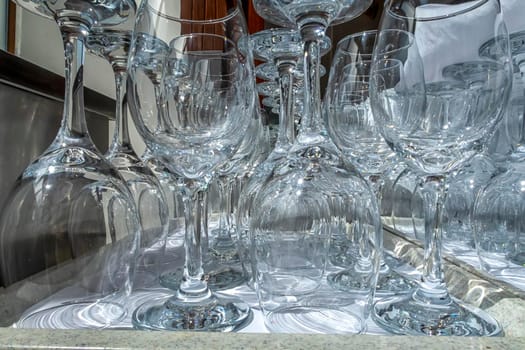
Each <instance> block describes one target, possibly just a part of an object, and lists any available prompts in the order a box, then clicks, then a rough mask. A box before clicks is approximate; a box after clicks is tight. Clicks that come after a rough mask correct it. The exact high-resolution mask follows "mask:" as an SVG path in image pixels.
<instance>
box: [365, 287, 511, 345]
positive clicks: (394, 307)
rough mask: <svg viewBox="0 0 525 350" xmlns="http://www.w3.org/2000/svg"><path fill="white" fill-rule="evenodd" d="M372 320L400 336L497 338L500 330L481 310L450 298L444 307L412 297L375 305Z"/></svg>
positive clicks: (496, 323) (391, 299)
mask: <svg viewBox="0 0 525 350" xmlns="http://www.w3.org/2000/svg"><path fill="white" fill-rule="evenodd" d="M372 318H373V319H374V321H375V322H376V323H377V324H378V325H379V326H380V327H381V328H383V329H385V330H386V331H388V332H391V333H394V334H402V335H448V336H497V335H502V333H503V330H502V328H501V326H500V325H499V324H498V322H497V321H496V320H495V319H494V318H493V317H492V316H490V315H489V314H487V313H486V312H484V311H483V310H480V309H476V308H474V307H471V306H468V305H466V304H464V303H463V302H461V301H459V300H457V299H454V298H450V301H449V302H448V303H445V304H431V303H428V301H426V302H425V301H418V300H416V299H415V298H414V294H408V295H404V296H394V297H389V298H385V299H382V300H380V301H378V302H376V303H375V305H374V308H373V312H372Z"/></svg>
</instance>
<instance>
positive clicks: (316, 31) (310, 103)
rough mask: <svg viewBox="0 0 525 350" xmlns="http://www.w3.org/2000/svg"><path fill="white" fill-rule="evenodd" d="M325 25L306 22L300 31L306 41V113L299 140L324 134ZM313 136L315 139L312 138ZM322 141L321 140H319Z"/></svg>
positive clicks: (308, 139)
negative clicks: (321, 45)
mask: <svg viewBox="0 0 525 350" xmlns="http://www.w3.org/2000/svg"><path fill="white" fill-rule="evenodd" d="M325 29H326V28H325V27H324V26H322V25H320V24H319V23H306V24H304V25H302V26H301V28H300V33H301V37H302V39H303V41H304V107H303V108H304V114H303V117H302V118H301V127H300V134H299V141H300V142H301V139H305V141H306V142H311V141H314V142H315V141H317V139H318V138H319V137H323V136H324V126H323V121H322V118H321V76H320V73H319V72H320V64H321V62H320V58H321V51H320V43H321V40H322V39H323V38H324V35H325V34H324V33H325ZM312 138H313V139H312ZM319 141H321V140H319Z"/></svg>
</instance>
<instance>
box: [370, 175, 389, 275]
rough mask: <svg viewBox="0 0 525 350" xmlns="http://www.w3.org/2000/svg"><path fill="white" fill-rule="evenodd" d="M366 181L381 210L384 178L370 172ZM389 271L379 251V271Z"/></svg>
mask: <svg viewBox="0 0 525 350" xmlns="http://www.w3.org/2000/svg"><path fill="white" fill-rule="evenodd" d="M367 179H368V183H369V184H370V188H371V189H372V191H373V192H374V194H375V196H376V199H377V207H378V208H379V210H381V201H382V200H383V187H384V185H385V180H384V178H383V176H382V175H378V174H370V175H368V176H367ZM388 271H390V267H389V266H388V265H387V264H386V262H385V259H384V255H383V252H381V260H380V265H379V272H380V273H387V272H388Z"/></svg>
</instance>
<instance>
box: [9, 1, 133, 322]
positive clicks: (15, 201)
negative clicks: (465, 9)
mask: <svg viewBox="0 0 525 350" xmlns="http://www.w3.org/2000/svg"><path fill="white" fill-rule="evenodd" d="M20 4H21V5H22V6H27V5H28V4H29V3H28V2H23V1H21V2H20ZM29 8H31V6H29ZM33 9H36V10H37V11H39V12H40V13H41V14H43V15H45V16H46V17H53V18H54V19H55V20H56V22H57V24H58V26H59V28H60V32H61V34H62V38H63V42H64V56H65V95H64V110H63V117H62V124H61V127H60V130H59V131H58V134H57V136H56V138H55V140H54V141H53V143H52V144H51V145H50V146H49V147H48V149H47V150H46V151H45V152H44V153H43V154H42V155H41V156H40V157H39V158H38V159H36V160H35V161H33V163H32V164H31V165H29V166H28V167H27V168H26V169H25V170H24V172H23V173H22V175H21V176H20V177H19V178H18V180H17V182H16V184H15V187H14V189H13V191H12V192H11V195H10V197H9V200H8V201H7V202H6V206H5V207H4V209H3V212H2V219H1V223H0V238H1V244H0V246H1V251H0V259H1V264H0V265H1V268H2V275H3V277H4V278H5V279H6V280H7V283H9V284H12V283H14V282H17V281H20V280H23V281H22V282H19V283H21V285H20V288H23V286H28V285H30V286H31V287H30V288H31V289H32V290H35V291H38V292H42V293H41V294H40V293H36V294H34V295H33V296H32V297H31V300H30V301H31V302H33V303H35V302H39V303H38V304H36V305H35V306H34V307H33V308H30V309H27V310H26V311H25V312H24V314H23V315H22V316H21V318H20V320H19V321H18V322H17V323H16V324H15V326H16V327H21V328H26V327H28V328H35V327H41V328H104V327H109V326H111V325H112V324H114V323H116V322H118V321H120V320H121V319H123V317H124V316H125V315H126V297H127V296H128V295H129V293H130V291H131V286H132V283H131V277H132V275H133V267H134V265H133V264H134V262H135V257H136V252H137V248H138V247H137V245H138V244H139V241H140V226H139V223H138V220H137V212H136V209H135V205H134V203H133V199H132V197H131V194H130V192H129V190H128V189H127V187H126V185H125V183H124V181H123V179H122V178H121V177H120V175H119V173H118V172H117V170H116V169H115V168H114V167H113V166H112V165H111V164H110V163H109V162H107V161H106V160H105V159H104V157H103V156H102V154H101V153H100V152H99V151H98V150H97V148H96V146H95V145H94V144H93V142H92V140H91V137H90V136H89V133H88V130H87V126H86V120H85V115H84V100H83V69H84V54H85V49H84V48H85V42H86V39H87V35H88V34H89V33H90V31H92V30H93V29H94V28H99V27H101V26H107V25H116V24H119V23H122V22H124V21H126V20H127V19H130V18H132V17H133V16H134V14H135V10H136V7H135V3H134V2H133V1H125V0H122V1H120V0H119V1H112V2H103V3H101V2H99V1H90V0H87V1H79V0H73V1H39V2H38V6H37V7H34V8H33ZM4 282H6V281H4ZM35 286H39V287H40V288H35ZM47 296H49V298H48V299H45V297H47Z"/></svg>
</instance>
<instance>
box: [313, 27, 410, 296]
mask: <svg viewBox="0 0 525 350" xmlns="http://www.w3.org/2000/svg"><path fill="white" fill-rule="evenodd" d="M376 36H377V31H375V30H372V31H366V32H360V33H356V34H351V35H348V36H346V37H344V38H343V39H341V40H340V41H339V42H338V43H337V49H336V53H335V55H334V58H333V60H332V65H331V68H330V77H329V81H328V87H327V89H326V94H325V97H324V101H323V103H324V105H325V108H324V111H325V113H326V115H325V121H326V125H327V129H328V132H329V134H330V136H331V137H332V140H333V142H334V143H335V145H336V146H337V147H338V148H339V149H340V150H341V152H342V153H343V155H344V156H346V157H347V158H348V160H349V161H350V162H351V163H352V164H353V165H354V166H355V167H356V168H357V169H358V170H359V171H360V172H361V174H362V175H363V176H365V178H366V179H367V180H368V182H369V183H370V186H371V187H372V189H373V190H374V193H375V195H376V198H377V201H378V205H379V207H380V208H381V202H382V198H381V197H382V192H383V183H384V178H385V172H386V171H388V170H389V169H390V167H392V166H393V165H394V164H395V163H397V162H398V160H397V157H396V154H395V153H394V151H392V149H391V148H390V147H389V146H388V145H387V143H386V142H385V140H384V139H383V137H382V136H381V134H380V133H379V130H377V127H376V125H375V123H374V119H373V116H372V110H371V108H370V98H369V93H368V90H369V84H370V68H371V67H372V51H373V48H374V43H375V40H376ZM351 243H352V242H351V240H349V239H348V238H347V237H346V236H342V237H341V236H336V235H333V236H332V240H331V251H330V260H331V262H332V263H333V264H334V265H335V266H342V267H349V266H350V268H346V269H344V270H342V271H338V272H334V273H331V274H329V275H328V280H329V282H330V283H331V285H332V286H333V287H335V288H341V289H343V290H345V289H350V290H352V289H358V286H357V285H356V284H358V283H360V282H359V278H356V276H355V275H356V274H359V272H358V271H356V270H355V269H354V268H352V265H353V264H354V263H356V261H355V256H354V254H353V253H352V249H356V248H357V247H353V245H352V244H351ZM390 261H394V259H393V258H391V259H390ZM414 285H415V284H414V282H413V281H411V280H409V279H407V278H405V277H403V276H402V275H400V274H398V273H397V272H395V271H394V270H393V269H392V267H391V266H389V265H388V264H387V263H386V262H385V259H384V258H382V259H381V268H380V272H379V278H378V281H377V284H376V288H375V292H376V296H377V295H385V294H394V293H403V292H407V291H410V290H411V289H412V288H413V287H414Z"/></svg>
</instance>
